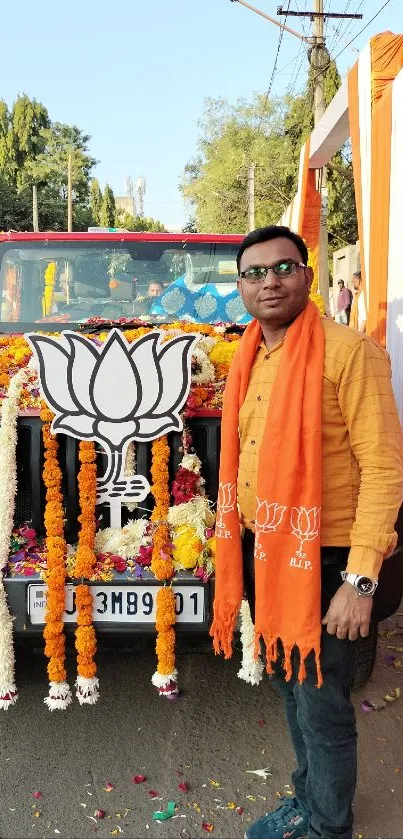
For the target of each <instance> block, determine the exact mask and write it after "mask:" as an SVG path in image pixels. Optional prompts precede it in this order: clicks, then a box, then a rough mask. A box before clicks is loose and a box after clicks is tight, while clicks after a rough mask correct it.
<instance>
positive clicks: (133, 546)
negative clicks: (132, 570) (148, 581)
mask: <svg viewBox="0 0 403 839" xmlns="http://www.w3.org/2000/svg"><path fill="white" fill-rule="evenodd" d="M149 524H150V522H149V521H148V519H136V520H135V521H129V522H128V523H127V524H126V525H125V527H122V529H120V527H106V528H105V530H99V531H98V533H97V534H96V536H95V551H96V553H111V554H116V555H117V556H121V557H122V558H123V559H132V558H133V557H136V556H137V554H138V552H139V550H140V548H141V546H142V545H144V546H146V545H151V537H149V536H146V531H147V528H148V526H149Z"/></svg>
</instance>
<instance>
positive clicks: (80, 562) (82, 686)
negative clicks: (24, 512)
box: [74, 440, 99, 705]
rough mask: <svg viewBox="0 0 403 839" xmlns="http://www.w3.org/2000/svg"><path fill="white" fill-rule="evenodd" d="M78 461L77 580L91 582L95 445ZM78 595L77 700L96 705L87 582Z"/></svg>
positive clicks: (84, 448)
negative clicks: (78, 529)
mask: <svg viewBox="0 0 403 839" xmlns="http://www.w3.org/2000/svg"><path fill="white" fill-rule="evenodd" d="M78 457H79V461H80V471H79V473H78V490H79V499H80V515H79V517H78V520H79V522H80V525H81V528H80V533H79V536H78V546H77V554H76V561H75V567H74V576H75V577H76V578H77V579H80V578H81V579H82V580H84V579H85V580H90V579H91V577H92V574H93V571H94V568H95V565H96V555H95V532H96V515H95V507H96V501H97V467H96V463H95V458H96V454H95V445H94V443H91V442H87V441H84V440H81V441H80V444H79V453H78ZM75 592H76V604H77V629H76V650H77V653H78V655H77V681H76V696H77V699H78V701H79V703H80V705H84V704H88V705H94V704H95V702H97V700H98V697H99V692H98V684H99V682H98V678H97V677H96V675H95V674H96V672H97V666H96V664H95V661H94V656H95V653H96V649H97V642H96V637H95V629H94V626H93V623H92V593H91V588H90V586H89V585H88V583H84V582H82V583H81V584H80V585H77V586H76V589H75Z"/></svg>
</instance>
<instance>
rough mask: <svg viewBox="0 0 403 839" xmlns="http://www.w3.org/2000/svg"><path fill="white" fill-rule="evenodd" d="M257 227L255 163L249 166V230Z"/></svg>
mask: <svg viewBox="0 0 403 839" xmlns="http://www.w3.org/2000/svg"><path fill="white" fill-rule="evenodd" d="M254 229H255V164H254V163H251V164H250V166H249V167H248V230H249V233H250V231H251V230H254Z"/></svg>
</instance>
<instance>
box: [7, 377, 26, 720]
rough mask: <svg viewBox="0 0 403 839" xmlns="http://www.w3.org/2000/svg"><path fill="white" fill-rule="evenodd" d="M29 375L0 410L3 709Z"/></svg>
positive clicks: (11, 681) (10, 675) (10, 682)
mask: <svg viewBox="0 0 403 839" xmlns="http://www.w3.org/2000/svg"><path fill="white" fill-rule="evenodd" d="M30 375H31V371H30V370H29V369H28V368H27V369H22V370H19V371H18V372H17V373H16V374H15V376H14V377H13V379H12V381H11V384H10V386H9V388H8V394H7V399H5V400H4V402H3V405H2V410H1V427H0V708H1V709H4V710H7V709H8V708H9V707H10V706H11V705H14V704H15V702H16V701H17V699H18V691H17V688H16V685H15V677H14V663H15V662H14V645H13V621H12V617H11V615H10V612H9V610H8V606H7V598H6V592H5V589H4V584H3V571H4V569H5V567H6V565H7V562H8V557H9V549H10V547H9V546H10V538H11V536H12V529H13V521H14V508H15V494H16V492H17V458H16V449H17V418H18V412H19V401H20V397H21V392H22V389H23V387H24V384H25V382H26V381H27V379H28V377H29V376H30Z"/></svg>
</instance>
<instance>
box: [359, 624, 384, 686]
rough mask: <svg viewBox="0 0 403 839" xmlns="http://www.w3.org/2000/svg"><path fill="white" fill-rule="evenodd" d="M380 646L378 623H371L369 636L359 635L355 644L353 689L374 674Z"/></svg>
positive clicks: (362, 684) (364, 682) (363, 683)
mask: <svg viewBox="0 0 403 839" xmlns="http://www.w3.org/2000/svg"><path fill="white" fill-rule="evenodd" d="M377 646H378V624H377V623H375V622H374V623H371V625H370V628H369V635H368V636H367V638H361V637H359V638H358V639H357V641H356V646H355V662H354V676H353V690H355V689H357V688H362V687H364V685H365V684H366V683H367V682H368V679H370V677H371V675H372V671H373V669H374V665H375V659H376V650H377Z"/></svg>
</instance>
